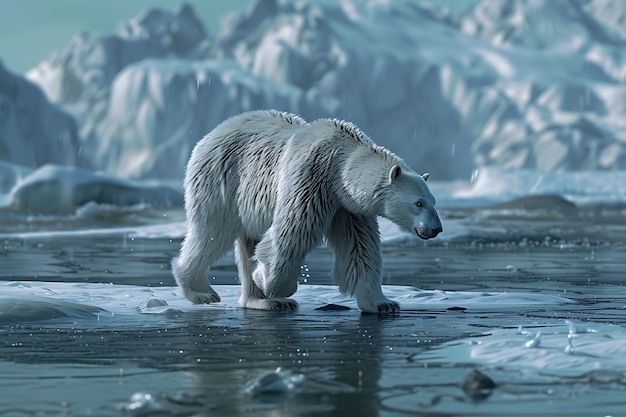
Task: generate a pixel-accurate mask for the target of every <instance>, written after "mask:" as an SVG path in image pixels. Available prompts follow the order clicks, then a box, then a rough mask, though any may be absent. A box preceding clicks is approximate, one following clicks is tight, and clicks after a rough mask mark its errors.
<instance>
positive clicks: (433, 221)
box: [415, 210, 443, 240]
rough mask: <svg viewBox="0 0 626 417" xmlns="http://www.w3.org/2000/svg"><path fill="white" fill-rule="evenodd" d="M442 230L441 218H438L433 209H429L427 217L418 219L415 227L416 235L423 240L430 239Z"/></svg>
mask: <svg viewBox="0 0 626 417" xmlns="http://www.w3.org/2000/svg"><path fill="white" fill-rule="evenodd" d="M442 232H443V227H442V226H441V220H439V215H438V214H437V212H436V211H435V210H429V213H428V215H427V218H426V219H425V220H424V221H420V222H419V224H418V226H417V227H416V228H415V233H416V234H417V236H419V237H420V238H422V239H424V240H427V239H432V238H434V237H436V236H437V235H438V234H439V233H442Z"/></svg>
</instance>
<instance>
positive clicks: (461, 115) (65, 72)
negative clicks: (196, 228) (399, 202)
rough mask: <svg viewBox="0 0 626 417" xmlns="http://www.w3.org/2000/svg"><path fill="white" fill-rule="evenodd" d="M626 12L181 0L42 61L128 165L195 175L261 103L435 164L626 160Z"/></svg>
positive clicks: (566, 6) (44, 83)
mask: <svg viewBox="0 0 626 417" xmlns="http://www.w3.org/2000/svg"><path fill="white" fill-rule="evenodd" d="M625 16H626V3H623V2H620V1H608V0H571V1H569V0H483V1H482V2H479V3H477V4H475V5H474V6H472V7H470V8H468V9H466V10H447V9H429V8H426V7H424V6H420V5H419V4H416V3H414V2H410V1H398V2H380V1H342V2H340V4H339V5H334V4H325V5H318V4H309V3H295V4H294V3H291V2H280V1H276V0H259V1H258V2H257V3H256V4H255V5H254V6H253V7H252V8H251V9H250V10H248V11H245V12H241V13H238V14H235V15H233V16H231V17H230V18H229V19H225V20H224V22H223V25H222V28H221V30H220V31H219V32H218V33H217V34H215V36H209V35H207V34H206V31H205V30H204V28H203V25H202V22H200V21H199V19H198V18H197V17H196V16H195V14H194V12H193V10H192V9H191V8H190V7H188V6H183V7H181V8H180V9H178V10H177V11H175V12H168V11H163V10H149V11H147V12H145V13H144V14H142V15H140V16H138V17H136V18H134V19H131V20H130V21H129V22H127V23H125V24H123V25H122V26H121V27H120V29H119V30H118V31H117V33H116V34H114V35H110V36H104V37H96V36H94V35H90V34H81V35H77V37H76V38H75V39H74V40H73V42H72V44H71V45H70V46H68V48H67V49H66V50H65V51H63V52H61V53H59V54H55V55H54V56H52V57H50V58H49V59H47V60H45V61H44V62H42V63H40V64H39V65H38V66H36V67H35V68H33V69H31V70H30V71H29V72H28V73H27V75H26V76H27V78H28V79H29V80H30V81H32V82H34V83H36V84H38V85H39V86H41V88H42V89H43V90H44V91H45V92H46V94H47V96H48V98H49V99H50V100H51V101H53V102H55V103H58V104H60V105H61V106H62V107H63V108H65V109H66V110H67V111H69V112H71V113H72V114H73V115H75V117H76V120H77V122H78V125H79V126H80V138H81V141H82V142H81V144H80V146H81V149H82V152H83V153H84V154H85V155H87V157H88V158H89V160H90V161H91V165H92V166H93V167H94V168H100V169H103V170H105V171H107V172H109V173H111V174H115V175H118V176H123V177H158V178H181V177H182V175H183V171H184V165H185V162H186V160H187V158H188V156H189V153H190V151H191V148H192V147H193V145H194V144H195V143H196V141H197V140H198V139H199V138H200V137H202V136H203V135H204V134H205V133H207V132H208V131H209V130H210V129H212V128H213V127H214V126H215V125H217V124H218V123H219V122H220V121H221V120H223V119H224V118H226V117H228V116H230V115H234V114H236V113H239V112H241V111H246V110H251V109H259V108H277V109H281V110H287V111H291V112H295V113H299V114H301V115H302V116H304V117H305V118H307V119H313V118H317V117H339V118H345V119H348V120H350V121H353V122H355V123H356V124H357V125H358V126H359V127H361V128H362V129H363V130H364V131H365V132H367V133H368V134H369V135H370V136H371V137H372V139H374V140H375V141H376V142H378V143H380V144H383V145H385V146H387V147H389V148H390V149H391V150H393V151H394V152H396V153H398V154H399V155H401V156H402V157H403V158H405V159H406V160H407V162H408V163H409V164H410V165H412V166H413V167H414V168H415V169H417V170H419V171H429V172H431V174H433V176H434V178H437V179H446V178H458V177H462V178H469V176H470V175H471V172H472V171H473V170H474V169H475V168H477V167H480V166H501V167H513V168H530V169H540V170H549V171H555V170H580V169H603V170H615V169H626V123H625V122H624V117H623V115H624V112H625V110H626V87H625V86H624V79H625V78H626V48H625V46H626V30H624V29H623V21H624V18H625Z"/></svg>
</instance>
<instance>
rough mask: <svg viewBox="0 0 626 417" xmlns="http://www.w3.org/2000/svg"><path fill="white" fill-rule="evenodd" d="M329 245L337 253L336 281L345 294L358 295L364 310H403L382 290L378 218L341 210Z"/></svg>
mask: <svg viewBox="0 0 626 417" xmlns="http://www.w3.org/2000/svg"><path fill="white" fill-rule="evenodd" d="M327 238H328V244H329V246H330V247H332V248H333V250H334V252H335V265H334V267H333V272H332V275H333V280H334V281H335V282H336V283H337V284H338V285H339V290H340V291H341V292H342V293H344V294H345V293H348V294H351V295H354V296H355V297H356V300H357V304H358V306H359V308H360V309H361V311H363V312H367V313H393V312H397V311H399V310H400V306H399V305H398V303H396V302H395V301H391V300H390V299H388V298H387V297H385V295H384V294H383V292H382V288H381V285H382V254H381V249H380V236H379V233H378V222H377V221H376V217H373V216H364V215H358V214H353V213H350V212H348V211H346V210H343V209H342V210H339V211H338V212H337V214H336V215H335V217H334V219H333V222H332V225H331V227H330V231H329V232H328V236H327Z"/></svg>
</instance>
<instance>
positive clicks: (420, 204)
mask: <svg viewBox="0 0 626 417" xmlns="http://www.w3.org/2000/svg"><path fill="white" fill-rule="evenodd" d="M415 205H416V206H417V207H424V203H423V202H422V201H418V202H417V203H415Z"/></svg>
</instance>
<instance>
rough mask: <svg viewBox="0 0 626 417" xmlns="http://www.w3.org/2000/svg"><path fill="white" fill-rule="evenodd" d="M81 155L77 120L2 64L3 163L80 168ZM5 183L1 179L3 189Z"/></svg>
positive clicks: (0, 147)
mask: <svg viewBox="0 0 626 417" xmlns="http://www.w3.org/2000/svg"><path fill="white" fill-rule="evenodd" d="M80 153H81V150H80V142H79V140H78V135H77V131H76V123H75V122H74V119H73V118H72V117H71V116H70V115H68V114H66V113H65V112H63V111H62V110H61V109H59V108H57V106H56V105H53V104H51V103H50V102H49V101H48V100H47V99H46V97H45V96H44V94H43V93H42V92H41V90H40V89H39V87H37V86H36V85H33V84H32V83H30V82H28V81H26V80H25V79H24V78H22V77H20V76H18V75H16V74H12V73H11V72H9V71H8V70H7V69H6V68H5V67H4V66H3V64H2V62H1V61H0V161H2V160H4V161H11V162H12V163H15V164H19V165H21V166H25V167H37V166H40V165H43V164H46V163H58V164H67V165H78V164H79V161H80ZM6 180H7V179H5V178H4V176H2V178H0V188H3V187H2V183H3V182H5V181H6Z"/></svg>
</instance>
